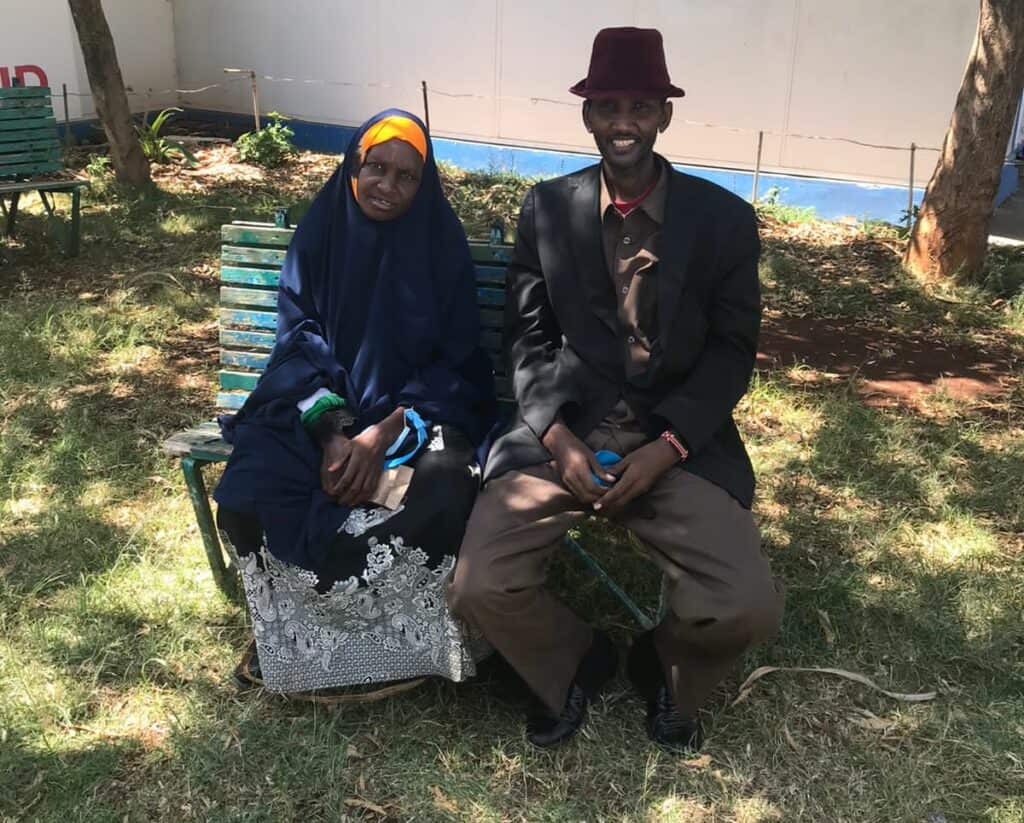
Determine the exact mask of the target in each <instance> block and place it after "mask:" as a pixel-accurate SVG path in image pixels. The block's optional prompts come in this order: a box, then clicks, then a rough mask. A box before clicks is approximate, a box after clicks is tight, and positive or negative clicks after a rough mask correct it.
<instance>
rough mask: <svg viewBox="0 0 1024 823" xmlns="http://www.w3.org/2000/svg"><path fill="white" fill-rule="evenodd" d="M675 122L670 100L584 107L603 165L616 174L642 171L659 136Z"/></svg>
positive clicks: (623, 100) (620, 100)
mask: <svg viewBox="0 0 1024 823" xmlns="http://www.w3.org/2000/svg"><path fill="white" fill-rule="evenodd" d="M671 121H672V104H671V103H670V102H668V101H667V100H651V99H646V98H640V97H608V98H600V99H596V100H588V101H587V102H586V103H584V104H583V123H584V125H586V127H587V131H589V132H590V133H591V134H593V135H594V142H595V143H596V144H597V149H598V151H600V152H601V157H603V158H604V161H605V162H606V163H607V164H608V165H609V166H610V167H611V168H612V169H613V170H616V171H622V172H629V171H633V170H636V169H639V168H640V167H641V166H642V165H643V164H644V163H645V162H646V161H647V160H648V158H649V157H650V155H651V153H652V152H653V151H654V142H655V140H657V139H658V132H662V131H665V129H667V128H668V124H669V123H670V122H671Z"/></svg>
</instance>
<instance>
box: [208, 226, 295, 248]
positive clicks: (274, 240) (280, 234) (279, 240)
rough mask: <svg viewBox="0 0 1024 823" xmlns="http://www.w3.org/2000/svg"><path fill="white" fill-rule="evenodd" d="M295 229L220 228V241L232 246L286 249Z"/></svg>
mask: <svg viewBox="0 0 1024 823" xmlns="http://www.w3.org/2000/svg"><path fill="white" fill-rule="evenodd" d="M293 234H295V229H278V228H260V227H258V226H251V225H250V226H245V225H231V226H222V227H221V230H220V239H221V240H222V241H224V242H225V243H231V244H232V245H246V246H280V247H281V248H287V247H288V244H289V243H290V242H291V241H292V235H293Z"/></svg>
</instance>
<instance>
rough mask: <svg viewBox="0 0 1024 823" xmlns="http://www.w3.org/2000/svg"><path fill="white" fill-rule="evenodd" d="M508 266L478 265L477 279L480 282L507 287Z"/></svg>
mask: <svg viewBox="0 0 1024 823" xmlns="http://www.w3.org/2000/svg"><path fill="white" fill-rule="evenodd" d="M507 271H508V268H507V267H506V266H480V265H478V266H477V267H476V281H477V282H478V283H489V284H492V285H495V286H501V287H502V288H504V287H505V273H506V272H507Z"/></svg>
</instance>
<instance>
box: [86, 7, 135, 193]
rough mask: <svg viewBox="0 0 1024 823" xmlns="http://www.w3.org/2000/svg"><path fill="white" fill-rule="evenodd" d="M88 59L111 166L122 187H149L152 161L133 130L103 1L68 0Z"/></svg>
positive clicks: (93, 90) (90, 77) (91, 84)
mask: <svg viewBox="0 0 1024 823" xmlns="http://www.w3.org/2000/svg"><path fill="white" fill-rule="evenodd" d="M68 5H69V6H71V16H72V18H73V19H74V21H75V28H76V29H77V30H78V42H79V43H80V44H81V47H82V57H84V58H85V70H86V72H87V73H88V75H89V87H90V89H91V90H92V97H93V100H94V102H95V103H96V113H97V114H98V115H99V118H100V122H101V123H102V124H103V130H104V131H105V132H106V133H107V141H108V142H109V143H110V162H111V165H113V167H114V175H115V176H116V177H117V180H118V182H120V183H130V184H133V185H142V184H144V183H148V182H149V180H150V177H149V161H148V160H147V159H146V155H144V154H143V153H142V147H141V146H140V145H139V138H138V136H137V135H136V134H135V129H134V128H133V127H132V112H131V108H130V107H129V106H128V95H127V94H125V90H124V79H123V78H122V77H121V67H120V66H119V65H118V62H117V51H116V50H115V49H114V38H113V37H112V36H111V34H110V26H108V25H107V18H106V15H104V14H103V7H102V6H101V5H100V0H68Z"/></svg>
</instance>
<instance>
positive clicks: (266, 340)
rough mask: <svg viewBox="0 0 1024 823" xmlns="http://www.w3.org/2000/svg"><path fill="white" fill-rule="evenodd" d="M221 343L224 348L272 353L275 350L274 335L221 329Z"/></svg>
mask: <svg viewBox="0 0 1024 823" xmlns="http://www.w3.org/2000/svg"><path fill="white" fill-rule="evenodd" d="M220 343H221V345H222V346H234V347H235V348H248V349H263V350H265V351H270V350H271V349H272V348H274V333H273V332H265V331H240V330H238V329H225V328H221V330H220Z"/></svg>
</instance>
